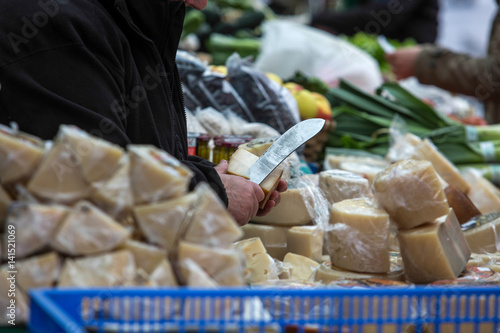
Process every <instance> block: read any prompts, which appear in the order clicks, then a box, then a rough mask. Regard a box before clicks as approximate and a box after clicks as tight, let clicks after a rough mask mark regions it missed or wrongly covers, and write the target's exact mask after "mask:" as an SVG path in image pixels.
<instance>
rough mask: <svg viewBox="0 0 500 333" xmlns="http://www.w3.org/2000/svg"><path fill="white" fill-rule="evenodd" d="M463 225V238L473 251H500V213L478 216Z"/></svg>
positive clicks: (490, 252) (486, 252) (487, 252)
mask: <svg viewBox="0 0 500 333" xmlns="http://www.w3.org/2000/svg"><path fill="white" fill-rule="evenodd" d="M464 227H465V228H463V229H465V230H464V235H465V239H466V240H467V243H468V244H469V247H470V249H471V251H472V252H473V253H485V254H492V253H496V252H498V251H500V213H498V212H496V213H490V214H486V215H482V216H478V217H477V218H474V219H472V220H471V221H469V222H468V223H467V224H465V225H464Z"/></svg>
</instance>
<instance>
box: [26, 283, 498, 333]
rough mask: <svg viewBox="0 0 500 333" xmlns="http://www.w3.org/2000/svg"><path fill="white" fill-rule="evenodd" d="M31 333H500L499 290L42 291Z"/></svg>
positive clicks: (35, 299)
mask: <svg viewBox="0 0 500 333" xmlns="http://www.w3.org/2000/svg"><path fill="white" fill-rule="evenodd" d="M31 297H32V298H31V319H30V324H29V332H37V333H41V332H43V333H59V332H71V333H77V332H169V333H170V332H225V333H229V332H286V333H288V332H290V333H294V332H308V333H313V332H321V333H323V332H325V333H326V332H342V333H344V332H373V333H386V332H395V333H397V332H425V333H427V332H444V333H448V332H449V333H469V332H471V333H475V332H477V333H483V332H484V333H492V332H496V333H498V332H500V287H491V286H489V287H467V288H465V287H411V288H394V287H377V288H357V289H356V288H331V289H317V288H311V289H309V288H308V289H301V290H297V289H279V288H274V289H269V288H262V289H250V288H239V289H229V288H228V289H217V290H199V289H188V288H176V289H151V288H148V289H137V288H135V289H124V288H119V289H39V290H33V291H32V292H31Z"/></svg>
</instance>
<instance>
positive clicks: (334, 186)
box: [319, 169, 372, 204]
mask: <svg viewBox="0 0 500 333" xmlns="http://www.w3.org/2000/svg"><path fill="white" fill-rule="evenodd" d="M319 188H320V189H321V191H322V192H323V193H324V194H325V197H326V198H327V200H328V202H329V203H330V204H333V203H335V202H339V201H342V200H346V199H354V198H369V197H371V196H372V193H371V190H370V182H369V181H368V179H366V178H365V177H363V176H361V175H360V174H357V173H354V172H350V171H345V170H339V169H333V170H326V171H322V172H320V173H319Z"/></svg>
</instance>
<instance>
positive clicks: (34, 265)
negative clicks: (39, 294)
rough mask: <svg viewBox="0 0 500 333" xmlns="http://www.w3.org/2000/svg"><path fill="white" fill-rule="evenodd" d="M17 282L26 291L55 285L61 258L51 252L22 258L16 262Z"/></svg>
mask: <svg viewBox="0 0 500 333" xmlns="http://www.w3.org/2000/svg"><path fill="white" fill-rule="evenodd" d="M16 268H17V272H18V274H17V284H18V285H19V286H20V287H21V288H23V290H24V291H26V292H27V291H29V290H30V289H32V288H44V287H45V288H48V287H52V286H54V285H55V283H56V282H57V279H58V277H59V272H60V270H61V260H60V258H59V256H58V255H57V253H55V252H51V253H46V254H42V255H39V256H36V257H31V258H28V259H25V260H21V261H19V262H17V263H16Z"/></svg>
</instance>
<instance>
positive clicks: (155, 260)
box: [120, 239, 167, 274]
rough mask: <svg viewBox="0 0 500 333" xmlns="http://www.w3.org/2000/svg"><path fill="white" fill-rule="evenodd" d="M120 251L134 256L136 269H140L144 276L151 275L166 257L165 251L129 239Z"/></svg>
mask: <svg viewBox="0 0 500 333" xmlns="http://www.w3.org/2000/svg"><path fill="white" fill-rule="evenodd" d="M120 249H123V250H128V251H130V253H132V255H133V256H134V261H135V265H136V266H137V269H138V270H139V269H142V270H143V271H144V272H145V273H146V274H152V273H153V271H154V270H155V269H156V268H157V267H158V266H159V265H160V263H161V262H162V261H163V260H164V259H165V258H166V257H167V251H166V250H165V249H162V248H159V247H157V246H154V245H151V244H147V243H143V242H139V241H135V240H131V239H129V240H127V241H126V242H125V243H124V244H123V246H121V247H120Z"/></svg>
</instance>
